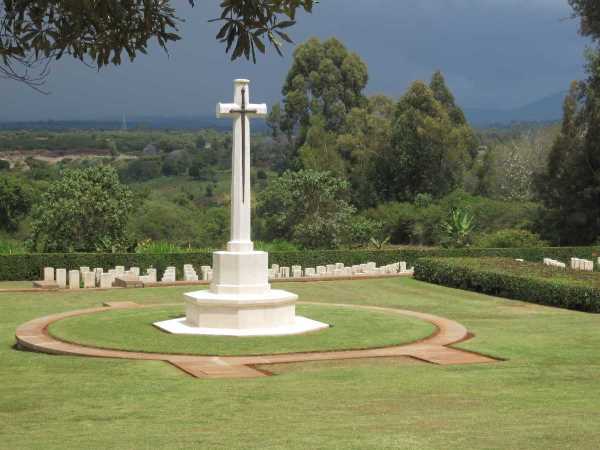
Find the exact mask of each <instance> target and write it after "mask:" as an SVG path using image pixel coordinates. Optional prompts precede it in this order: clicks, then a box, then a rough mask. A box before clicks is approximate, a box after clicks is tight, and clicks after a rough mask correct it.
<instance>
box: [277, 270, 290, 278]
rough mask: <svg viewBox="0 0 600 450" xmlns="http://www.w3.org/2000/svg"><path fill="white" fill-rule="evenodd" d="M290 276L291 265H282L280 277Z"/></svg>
mask: <svg viewBox="0 0 600 450" xmlns="http://www.w3.org/2000/svg"><path fill="white" fill-rule="evenodd" d="M289 277H290V268H289V267H280V268H279V278H289Z"/></svg>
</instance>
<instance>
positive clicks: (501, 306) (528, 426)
mask: <svg viewBox="0 0 600 450" xmlns="http://www.w3.org/2000/svg"><path fill="white" fill-rule="evenodd" d="M282 287H283V288H286V289H289V290H291V291H294V292H296V293H298V294H299V295H300V297H301V299H302V300H304V301H319V302H324V303H328V302H336V303H355V304H371V305H380V306H387V307H397V308H403V309H413V310H417V311H423V312H427V313H432V314H436V315H441V316H446V317H448V318H451V319H454V320H457V321H459V322H461V323H463V324H464V325H466V326H467V327H468V328H469V330H470V331H472V332H473V333H475V335H476V337H475V338H474V339H472V340H470V341H468V342H464V343H462V344H460V346H461V347H465V348H469V349H473V350H476V351H480V352H483V353H487V354H491V355H494V356H498V357H502V358H506V359H507V361H505V362H501V363H497V364H487V365H469V366H446V367H442V366H434V365H428V364H419V365H404V366H400V365H398V364H395V363H393V362H390V363H389V364H386V363H385V361H382V362H380V363H379V364H373V365H358V364H357V365H355V364H350V363H349V364H348V365H347V366H344V365H341V364H335V365H332V364H323V365H321V366H317V367H314V366H313V367H312V369H314V370H311V371H302V370H299V371H296V372H295V371H293V370H290V371H288V372H287V373H285V374H283V375H279V376H275V377H268V378H259V379H248V380H198V379H193V378H191V377H188V376H186V375H184V374H182V373H181V372H180V371H179V370H177V369H175V368H174V367H171V366H169V365H168V364H165V363H162V362H147V361H117V360H108V359H93V358H81V357H59V356H51V355H42V354H35V353H27V352H18V351H15V350H13V349H12V345H13V344H14V330H15V328H16V327H17V326H18V325H19V324H21V323H23V322H25V321H27V320H31V319H33V318H36V317H39V316H43V315H47V314H51V313H55V312H60V311H66V310H72V309H79V308H84V307H91V306H97V305H99V304H101V303H102V302H103V301H119V300H120V301H125V300H134V301H138V302H142V301H143V302H145V303H166V302H172V301H179V299H180V298H181V294H182V293H183V292H185V291H186V288H159V289H141V290H122V291H118V292H116V291H114V292H111V291H108V292H93V293H88V292H76V293H48V294H41V295H40V294H29V293H12V294H8V293H4V294H0V379H1V380H2V383H0V424H1V425H0V435H1V436H2V438H1V439H0V447H1V448H3V449H4V448H6V449H16V448H18V449H34V448H44V449H60V450H65V449H81V448H86V449H105V448H111V449H113V448H114V449H132V448H135V449H145V448H167V449H182V448H202V449H228V450H230V449H268V450H274V449H307V448H310V449H311V450H312V449H328V450H330V449H361V450H364V449H378V450H380V449H411V450H432V449H457V450H465V449H469V450H471V449H524V450H525V449H526V450H536V449H543V450H548V449H561V450H562V449H578V450H581V449H590V450H592V449H593V450H595V449H597V448H598V442H600V427H598V423H600V409H599V408H598V405H599V404H600V389H599V388H598V386H599V385H600V358H598V356H599V354H600V350H599V349H600V316H599V315H592V314H585V313H579V312H573V311H568V310H560V309H553V308H548V307H543V306H538V305H534V304H528V303H521V302H515V301H507V300H503V299H499V298H494V297H489V296H484V295H480V294H476V293H470V292H463V291H458V290H453V289H448V288H444V287H440V286H433V285H429V284H426V283H421V282H418V281H415V280H411V279H387V280H368V281H349V282H327V283H299V284H290V285H288V286H282Z"/></svg>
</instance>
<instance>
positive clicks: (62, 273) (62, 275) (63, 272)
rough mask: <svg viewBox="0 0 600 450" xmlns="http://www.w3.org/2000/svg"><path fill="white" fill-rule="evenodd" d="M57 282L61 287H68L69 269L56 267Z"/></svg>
mask: <svg viewBox="0 0 600 450" xmlns="http://www.w3.org/2000/svg"><path fill="white" fill-rule="evenodd" d="M56 284H57V285H58V287H59V288H61V289H64V288H66V287H67V269H56Z"/></svg>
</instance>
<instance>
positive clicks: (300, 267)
mask: <svg viewBox="0 0 600 450" xmlns="http://www.w3.org/2000/svg"><path fill="white" fill-rule="evenodd" d="M296 270H300V271H301V270H302V266H298V265H294V266H292V272H294V271H296Z"/></svg>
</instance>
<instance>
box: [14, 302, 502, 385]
mask: <svg viewBox="0 0 600 450" xmlns="http://www.w3.org/2000/svg"><path fill="white" fill-rule="evenodd" d="M305 304H310V303H306V302H305ZM327 305H331V306H339V307H345V308H360V309H366V310H371V311H380V312H385V313H387V314H400V315H404V316H410V317H415V318H418V319H421V320H425V321H427V322H430V323H432V324H433V325H435V326H436V328H437V332H436V333H434V334H432V335H431V336H429V337H427V338H425V339H422V340H420V341H417V342H414V343H411V344H406V345H399V346H393V347H385V348H372V349H366V350H343V351H330V352H309V353H287V354H278V355H261V356H195V355H173V354H168V353H143V352H133V351H126V350H111V349H101V348H96V347H90V346H85V345H79V344H75V343H70V342H65V341H61V340H59V339H56V338H54V337H52V336H50V334H49V333H48V326H49V325H50V324H51V323H53V322H56V321H59V320H62V319H66V318H68V317H74V316H80V315H83V314H93V313H97V312H101V311H107V310H109V309H129V308H152V307H158V306H165V305H164V304H161V305H140V304H137V303H133V302H109V303H106V304H105V306H103V307H98V308H89V309H80V310H76V311H68V312H65V313H60V314H53V315H51V316H45V317H40V318H38V319H34V320H32V321H30V322H27V323H25V324H23V325H21V326H20V327H18V328H17V331H16V339H17V343H18V345H19V346H20V347H22V348H26V349H29V350H33V351H37V352H41V353H49V354H55V355H77V356H89V357H98V358H121V359H142V360H153V361H165V362H168V363H170V364H172V365H173V366H175V367H177V368H179V369H181V370H183V371H184V372H186V373H188V374H189V375H192V376H194V377H197V378H253V377H261V376H267V375H268V373H267V372H265V371H260V370H258V369H256V366H263V365H270V364H282V363H299V362H308V361H331V360H342V359H360V358H382V357H398V356H402V357H411V358H415V359H418V360H421V361H425V362H429V363H433V364H441V365H447V364H473V363H490V362H495V361H497V360H495V359H493V358H490V357H487V356H483V355H479V354H477V353H472V352H468V351H465V350H458V349H455V348H450V347H448V346H449V345H452V344H455V343H457V342H461V341H464V340H467V339H469V337H470V336H469V333H468V331H467V329H466V328H465V327H464V326H462V325H461V324H459V323H458V322H454V321H453V320H449V319H445V318H443V317H438V316H434V315H431V314H424V313H419V312H414V311H408V310H401V309H392V308H382V307H377V306H362V305H345V304H331V303H327Z"/></svg>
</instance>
